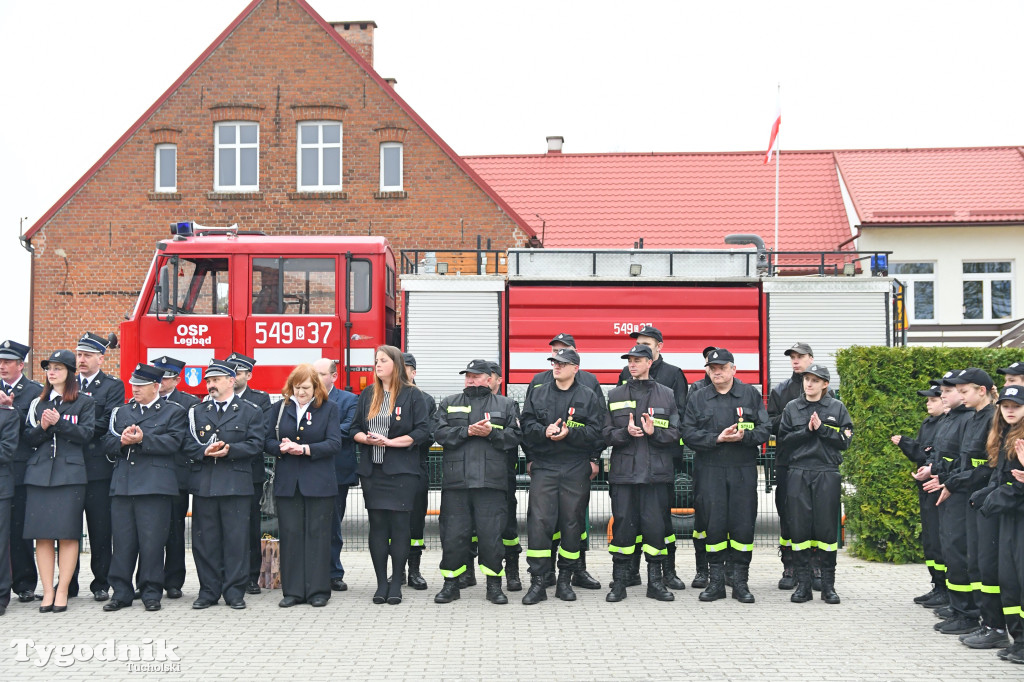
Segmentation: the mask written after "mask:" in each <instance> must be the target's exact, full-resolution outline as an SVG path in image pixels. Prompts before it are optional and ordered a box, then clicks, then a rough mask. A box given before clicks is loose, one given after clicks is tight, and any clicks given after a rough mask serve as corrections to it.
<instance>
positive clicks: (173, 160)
mask: <svg viewBox="0 0 1024 682" xmlns="http://www.w3.org/2000/svg"><path fill="white" fill-rule="evenodd" d="M155 178H156V180H155V186H154V188H153V189H154V190H155V191H157V192H177V191H178V145H175V144H158V145H157V146H156V176H155Z"/></svg>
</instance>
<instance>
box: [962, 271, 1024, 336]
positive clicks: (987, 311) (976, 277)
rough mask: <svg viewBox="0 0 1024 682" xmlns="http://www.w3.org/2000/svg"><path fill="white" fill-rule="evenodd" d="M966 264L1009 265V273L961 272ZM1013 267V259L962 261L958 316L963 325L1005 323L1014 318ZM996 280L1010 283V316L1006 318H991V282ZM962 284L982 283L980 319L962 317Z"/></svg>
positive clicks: (963, 310) (963, 312)
mask: <svg viewBox="0 0 1024 682" xmlns="http://www.w3.org/2000/svg"><path fill="white" fill-rule="evenodd" d="M967 263H1009V264H1010V271H1009V272H964V271H963V266H964V265H965V264H967ZM1013 265H1014V263H1013V259H1006V260H1003V259H994V260H989V259H979V258H972V259H970V260H964V261H963V262H962V263H961V264H960V273H961V277H962V280H961V282H960V296H961V299H960V304H961V307H960V310H961V312H960V315H961V317H962V319H963V321H964V322H965V323H967V324H970V323H972V322H1005V321H1008V320H1012V319H1013V317H1014V310H1015V309H1016V308H1017V305H1016V298H1017V296H1016V291H1015V289H1016V287H1015V286H1014V282H1013V277H1014V273H1013ZM996 280H999V281H1004V280H1008V281H1009V282H1010V314H1009V315H1008V316H1006V317H992V282H994V281H996ZM964 282H981V283H982V289H981V292H982V293H981V305H982V309H981V310H982V313H983V314H982V316H981V317H971V318H968V317H963V315H964V314H965V313H966V310H965V307H966V304H965V303H964V301H963V298H962V297H963V291H964V287H963V284H964Z"/></svg>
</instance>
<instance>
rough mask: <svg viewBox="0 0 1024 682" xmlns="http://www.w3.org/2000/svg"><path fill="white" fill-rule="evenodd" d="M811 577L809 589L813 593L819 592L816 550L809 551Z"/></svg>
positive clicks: (819, 581)
mask: <svg viewBox="0 0 1024 682" xmlns="http://www.w3.org/2000/svg"><path fill="white" fill-rule="evenodd" d="M811 575H813V576H814V577H813V578H812V579H811V589H813V590H814V591H815V592H821V566H820V565H819V563H818V550H816V549H812V550H811Z"/></svg>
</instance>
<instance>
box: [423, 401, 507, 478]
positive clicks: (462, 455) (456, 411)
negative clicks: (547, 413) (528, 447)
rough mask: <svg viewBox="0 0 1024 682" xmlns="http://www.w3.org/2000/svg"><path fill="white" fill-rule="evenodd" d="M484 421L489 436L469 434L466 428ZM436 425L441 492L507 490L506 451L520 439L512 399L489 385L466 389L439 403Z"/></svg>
mask: <svg viewBox="0 0 1024 682" xmlns="http://www.w3.org/2000/svg"><path fill="white" fill-rule="evenodd" d="M485 418H487V419H489V420H490V422H491V433H490V434H489V435H487V436H486V437H483V436H471V435H469V425H470V424H474V423H476V422H478V421H480V420H481V419H485ZM436 422H437V430H436V431H435V433H434V435H435V437H436V438H437V442H438V443H439V444H440V445H441V447H443V448H444V460H443V463H442V470H443V478H442V484H441V487H442V489H443V490H452V489H466V488H492V489H494V490H508V450H509V449H511V448H515V447H517V446H518V445H519V441H520V440H521V439H522V431H520V428H519V422H518V420H517V418H516V403H515V401H514V400H512V399H511V398H507V397H505V396H503V395H498V394H493V393H491V389H490V387H489V386H469V387H467V388H466V389H465V390H464V391H463V392H462V393H455V394H453V395H450V396H448V397H447V398H445V399H444V400H442V401H441V404H440V406H438V408H437V416H436Z"/></svg>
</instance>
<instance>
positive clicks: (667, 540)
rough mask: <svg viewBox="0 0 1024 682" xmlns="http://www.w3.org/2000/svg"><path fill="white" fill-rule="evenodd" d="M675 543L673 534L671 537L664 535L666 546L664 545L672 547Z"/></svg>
mask: <svg viewBox="0 0 1024 682" xmlns="http://www.w3.org/2000/svg"><path fill="white" fill-rule="evenodd" d="M675 541H676V536H675V534H672V535H666V536H665V544H666V545H672V544H675Z"/></svg>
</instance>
